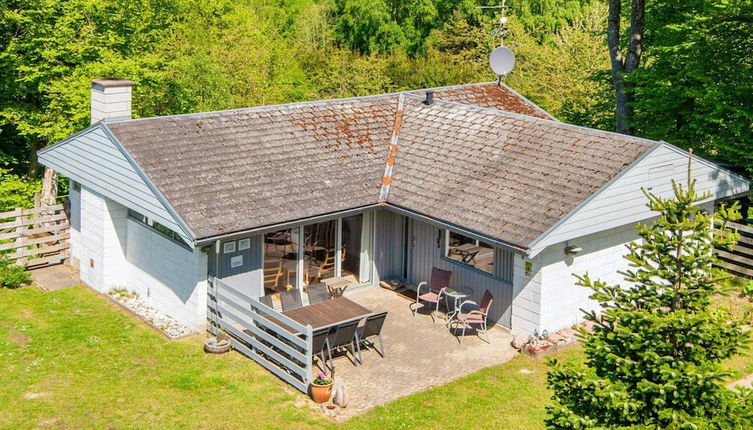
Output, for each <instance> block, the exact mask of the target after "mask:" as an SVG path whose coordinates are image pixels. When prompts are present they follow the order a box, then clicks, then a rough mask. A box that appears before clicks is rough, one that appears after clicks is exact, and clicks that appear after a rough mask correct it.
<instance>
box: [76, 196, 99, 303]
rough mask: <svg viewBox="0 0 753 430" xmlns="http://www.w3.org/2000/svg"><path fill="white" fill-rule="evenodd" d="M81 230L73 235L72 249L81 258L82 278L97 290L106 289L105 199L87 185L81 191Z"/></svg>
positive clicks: (80, 269)
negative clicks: (103, 263)
mask: <svg viewBox="0 0 753 430" xmlns="http://www.w3.org/2000/svg"><path fill="white" fill-rule="evenodd" d="M80 210H81V213H80V216H81V218H80V220H81V222H80V224H81V230H80V232H79V233H78V234H75V235H72V237H71V251H72V254H73V256H74V257H76V258H77V259H78V260H79V267H78V269H79V272H80V274H81V280H82V281H84V282H86V283H87V284H88V285H89V286H91V287H92V288H94V289H95V290H97V291H103V290H104V279H103V273H102V262H103V261H102V260H103V251H104V238H103V234H104V226H103V224H104V217H105V211H106V205H105V201H104V199H103V198H102V197H101V196H99V195H98V194H96V193H95V192H93V191H91V190H90V189H88V188H86V187H83V186H82V187H81V192H80Z"/></svg>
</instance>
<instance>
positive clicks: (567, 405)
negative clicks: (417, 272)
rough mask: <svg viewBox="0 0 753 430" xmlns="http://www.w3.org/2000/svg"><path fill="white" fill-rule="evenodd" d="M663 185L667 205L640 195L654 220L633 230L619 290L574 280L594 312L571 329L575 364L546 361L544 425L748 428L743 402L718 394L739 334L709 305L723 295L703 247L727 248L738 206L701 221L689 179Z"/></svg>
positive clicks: (739, 395) (746, 395)
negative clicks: (576, 341) (579, 351)
mask: <svg viewBox="0 0 753 430" xmlns="http://www.w3.org/2000/svg"><path fill="white" fill-rule="evenodd" d="M672 186H673V189H674V198H662V197H659V196H657V195H655V194H652V193H650V192H648V191H646V190H645V189H644V190H643V192H644V194H645V195H646V197H648V200H649V203H648V205H647V206H648V207H649V208H650V209H651V210H652V211H655V212H657V214H658V215H659V218H658V219H657V220H656V221H654V222H653V223H652V224H651V225H638V226H637V230H638V235H639V236H640V238H641V239H642V240H640V241H636V242H635V243H632V244H629V245H628V246H627V249H628V254H627V255H626V256H625V258H626V259H627V260H628V261H629V262H630V263H629V267H630V269H629V270H627V271H626V272H621V274H622V275H624V277H625V280H626V281H627V286H626V287H625V286H619V285H608V284H606V283H605V282H602V281H600V280H592V279H591V278H590V277H589V276H588V274H585V275H583V276H578V275H575V276H576V277H577V278H578V285H580V286H583V287H588V288H591V289H592V290H593V291H594V293H593V295H592V296H591V298H592V299H594V300H596V301H597V302H599V304H600V305H601V306H602V314H601V315H597V314H596V313H595V312H591V313H586V319H587V320H588V321H591V322H593V330H592V331H591V332H588V331H586V330H580V331H579V335H578V336H579V338H580V340H581V342H582V343H583V346H584V352H585V355H586V361H585V366H583V365H574V364H569V365H568V364H563V363H559V362H557V361H556V360H553V361H552V362H551V363H550V364H551V366H552V367H551V369H550V371H549V373H548V385H549V386H550V388H552V389H553V390H554V395H553V397H552V403H551V404H550V405H549V406H548V408H547V410H548V418H547V425H548V427H549V428H557V429H596V428H610V429H613V428H622V429H625V428H631V429H632V428H677V429H685V428H687V429H707V428H708V429H722V428H752V427H753V421H751V418H752V417H753V414H751V400H753V396H751V393H750V391H749V390H743V391H733V390H731V389H728V388H726V387H725V381H726V378H727V377H728V376H729V374H728V373H727V372H725V371H724V370H723V367H722V361H723V360H725V359H728V358H730V357H732V356H734V355H736V354H737V353H738V352H739V351H740V350H741V348H743V347H745V346H747V343H748V336H747V334H746V333H744V332H743V330H742V329H741V324H740V322H738V321H735V320H734V319H733V318H732V317H731V316H730V314H729V313H728V312H725V311H724V310H721V309H717V308H714V307H712V306H711V298H712V296H713V295H714V294H718V293H723V292H724V291H723V287H722V286H721V285H720V282H719V281H720V280H722V278H723V277H724V274H723V273H722V272H721V271H719V270H718V269H715V268H713V265H714V263H715V262H716V261H717V257H716V256H715V255H714V253H713V250H714V247H722V248H727V249H730V248H731V247H732V246H734V244H735V243H736V241H737V238H738V233H737V232H736V231H733V230H730V229H729V228H727V221H735V220H738V219H740V213H739V208H738V206H737V204H733V205H731V206H729V207H724V206H723V207H721V208H720V209H719V210H718V211H717V212H716V213H714V214H704V213H703V212H701V211H700V209H699V208H698V206H697V204H698V203H699V202H700V201H703V200H705V199H707V198H708V197H709V196H708V195H697V194H696V191H695V182H694V181H691V180H690V175H688V186H687V187H683V186H681V185H678V184H676V183H675V182H674V181H673V182H672ZM714 224H717V228H712V226H713V225H714Z"/></svg>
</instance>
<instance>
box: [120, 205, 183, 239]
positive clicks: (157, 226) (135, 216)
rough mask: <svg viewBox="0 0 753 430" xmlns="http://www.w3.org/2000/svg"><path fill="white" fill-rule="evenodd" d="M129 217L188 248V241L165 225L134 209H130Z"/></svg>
mask: <svg viewBox="0 0 753 430" xmlns="http://www.w3.org/2000/svg"><path fill="white" fill-rule="evenodd" d="M128 216H129V217H131V219H133V220H136V221H138V222H140V223H142V224H146V225H147V226H149V227H151V228H152V229H153V230H156V231H158V232H160V233H161V234H162V235H163V236H165V237H167V238H168V239H172V240H173V241H175V242H178V243H179V244H180V245H182V246H188V245H187V244H186V241H185V240H183V238H182V237H180V235H179V234H178V233H177V232H176V231H173V230H171V229H169V228H167V227H165V226H164V225H162V224H160V223H158V222H157V221H155V220H153V219H151V218H149V217H147V216H146V215H142V214H140V213H138V212H136V211H134V210H132V209H128Z"/></svg>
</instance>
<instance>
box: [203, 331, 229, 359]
mask: <svg viewBox="0 0 753 430" xmlns="http://www.w3.org/2000/svg"><path fill="white" fill-rule="evenodd" d="M204 351H206V352H209V353H211V354H223V353H225V352H228V351H230V339H228V337H227V336H226V335H225V333H223V332H219V333H218V334H217V336H212V337H210V338H209V339H207V340H205V341H204Z"/></svg>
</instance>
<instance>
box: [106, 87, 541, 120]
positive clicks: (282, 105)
mask: <svg viewBox="0 0 753 430" xmlns="http://www.w3.org/2000/svg"><path fill="white" fill-rule="evenodd" d="M492 84H493V85H497V82H496V81H489V82H473V83H469V84H457V85H445V86H440V87H429V88H418V89H412V90H402V91H393V92H389V93H381V94H369V95H363V96H352V97H339V98H334V99H319V100H304V101H297V102H288V103H278V104H271V105H258V106H245V107H240V108H233V109H217V110H210V111H204V112H188V113H179V114H172V115H161V116H149V117H144V118H119V119H105V120H103V122H105V123H107V124H117V123H133V122H141V121H151V120H160V119H167V118H180V117H190V116H203V115H211V114H224V113H233V112H255V111H264V110H268V109H279V108H287V107H297V106H310V105H325V104H337V103H343V102H347V101H359V100H368V99H379V98H389V97H394V96H399V95H400V94H407V95H411V96H415V95H416V93H420V92H424V91H437V90H445V89H459V88H468V87H480V86H484V85H492ZM500 86H502V87H504V88H505V89H506V90H508V91H510V92H511V93H512V94H513V95H515V96H516V97H518V98H520V99H521V100H523V101H524V102H525V103H527V104H529V105H531V106H533V107H534V108H535V109H536V110H538V111H540V112H542V113H545V114H546V115H548V116H550V117H552V118H554V116H553V115H552V114H550V113H549V112H547V111H545V110H543V109H542V108H541V107H540V106H538V105H537V104H535V103H533V102H532V101H530V100H528V99H527V98H525V97H523V96H522V95H521V94H520V93H518V92H517V91H515V90H513V89H512V88H510V86H509V85H506V84H504V83H501V84H500ZM435 99H436V100H442V101H446V102H449V101H448V100H444V99H442V98H441V96H437V97H436V98H435ZM452 103H457V104H460V105H463V106H477V105H472V104H466V103H459V102H452ZM477 107H481V106H477ZM490 109H491V108H490ZM500 110H501V109H500ZM502 112H508V111H502ZM509 112H511V113H512V111H509ZM520 115H525V114H520Z"/></svg>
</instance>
